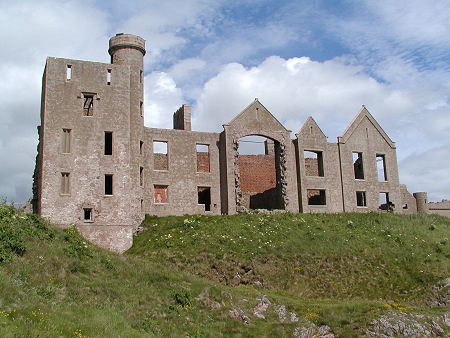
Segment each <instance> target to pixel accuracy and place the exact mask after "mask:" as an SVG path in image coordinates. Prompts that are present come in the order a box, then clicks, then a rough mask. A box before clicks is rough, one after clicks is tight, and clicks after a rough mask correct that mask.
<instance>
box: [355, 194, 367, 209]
mask: <svg viewBox="0 0 450 338" xmlns="http://www.w3.org/2000/svg"><path fill="white" fill-rule="evenodd" d="M356 206H358V207H367V201H366V192H365V191H357V192H356Z"/></svg>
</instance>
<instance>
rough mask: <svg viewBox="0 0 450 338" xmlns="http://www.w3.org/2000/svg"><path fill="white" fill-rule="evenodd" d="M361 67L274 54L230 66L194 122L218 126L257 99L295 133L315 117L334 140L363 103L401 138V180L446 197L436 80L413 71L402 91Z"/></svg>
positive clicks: (445, 122)
mask: <svg viewBox="0 0 450 338" xmlns="http://www.w3.org/2000/svg"><path fill="white" fill-rule="evenodd" d="M361 70H362V67H359V66H353V65H349V64H348V63H346V61H345V59H343V58H337V59H334V60H329V61H326V62H316V61H312V60H310V59H309V58H306V57H302V58H291V59H288V60H285V59H283V58H280V57H275V56H272V57H269V58H267V59H266V60H265V61H264V62H262V63H261V64H259V65H258V66H256V67H252V68H245V67H244V66H243V65H241V64H238V63H231V64H228V65H226V66H224V67H223V68H222V70H221V71H220V72H219V73H218V74H217V75H216V76H215V77H213V78H212V79H210V80H209V81H208V82H206V84H205V85H204V87H203V91H202V93H201V95H200V96H199V98H198V101H197V103H196V105H195V107H194V109H193V116H194V119H193V127H194V128H195V129H196V130H214V131H220V130H221V129H222V127H221V126H222V124H223V123H227V122H229V121H231V120H232V119H233V117H234V116H235V115H236V114H238V113H239V112H240V111H242V110H243V109H244V108H245V107H246V106H247V105H248V104H250V103H251V102H252V101H253V99H254V98H255V97H258V98H259V100H260V101H261V103H262V104H264V105H265V106H266V107H267V108H268V109H269V111H271V112H272V113H273V114H274V115H275V117H276V118H277V119H279V120H280V121H281V122H282V123H283V124H284V125H285V126H286V127H287V128H288V129H291V130H292V131H294V132H297V131H298V130H299V129H300V128H301V126H302V124H303V123H304V121H305V120H306V118H307V116H309V115H312V116H313V117H314V119H315V120H316V121H317V122H318V123H319V126H320V127H321V128H322V130H323V131H324V132H325V134H326V135H327V136H330V138H329V141H330V142H336V136H338V135H340V134H341V133H342V132H343V131H344V129H345V128H346V126H347V125H348V124H349V123H350V121H351V120H352V118H353V117H354V116H355V115H356V113H357V112H358V111H359V109H360V107H361V104H365V105H366V106H367V108H368V109H369V111H370V112H371V113H372V114H373V115H374V117H375V118H376V119H377V121H378V122H379V123H380V124H381V126H382V127H383V128H384V129H385V130H386V132H387V133H388V135H390V136H391V138H392V139H393V140H394V141H396V143H397V153H398V158H399V160H402V161H401V165H400V178H401V180H402V182H403V183H406V184H408V186H410V190H411V191H417V190H425V191H427V190H428V191H430V196H431V198H433V199H438V198H439V196H447V195H448V191H450V187H449V184H448V183H449V179H450V178H449V175H448V168H449V167H450V162H448V161H447V160H444V161H441V160H440V159H442V158H443V157H446V158H450V156H448V149H447V148H446V147H440V146H439V145H440V144H442V142H443V141H447V142H448V135H450V120H449V118H448V116H449V111H450V105H449V102H448V97H447V94H446V93H444V92H443V91H442V90H439V91H435V90H434V87H435V85H436V83H435V82H434V81H431V80H430V81H425V82H424V83H421V82H420V81H421V80H423V78H424V77H427V75H429V74H428V73H424V74H423V75H422V76H417V74H415V75H414V76H411V77H410V78H409V81H412V83H410V85H409V86H406V87H405V88H404V89H401V88H400V87H399V86H398V85H397V84H389V83H382V82H378V81H377V80H375V79H374V78H372V77H370V76H369V75H367V74H365V73H364V72H362V71H361ZM431 77H433V76H431ZM437 182H440V183H437Z"/></svg>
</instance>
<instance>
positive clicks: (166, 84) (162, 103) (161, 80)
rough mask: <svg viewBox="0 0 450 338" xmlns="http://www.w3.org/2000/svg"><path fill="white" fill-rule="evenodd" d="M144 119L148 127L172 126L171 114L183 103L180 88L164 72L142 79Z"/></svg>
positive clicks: (154, 73)
mask: <svg viewBox="0 0 450 338" xmlns="http://www.w3.org/2000/svg"><path fill="white" fill-rule="evenodd" d="M144 83H145V92H144V114H145V115H144V121H145V126H146V127H150V128H172V114H173V113H174V112H175V111H176V110H177V109H178V108H179V107H180V106H181V105H182V104H183V99H182V93H181V89H180V88H177V86H176V84H175V81H174V80H173V79H172V78H171V77H170V76H169V75H168V74H167V73H164V72H153V73H151V74H149V75H147V76H146V77H145V79H144Z"/></svg>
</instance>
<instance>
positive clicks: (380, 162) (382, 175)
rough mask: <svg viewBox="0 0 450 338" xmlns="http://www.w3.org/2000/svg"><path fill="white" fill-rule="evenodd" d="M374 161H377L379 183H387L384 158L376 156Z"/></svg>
mask: <svg viewBox="0 0 450 338" xmlns="http://www.w3.org/2000/svg"><path fill="white" fill-rule="evenodd" d="M376 161H377V173H378V181H380V182H384V181H387V172H386V158H385V156H384V155H378V154H377V157H376Z"/></svg>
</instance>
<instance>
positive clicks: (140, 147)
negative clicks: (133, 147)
mask: <svg viewBox="0 0 450 338" xmlns="http://www.w3.org/2000/svg"><path fill="white" fill-rule="evenodd" d="M143 154H144V142H143V141H139V155H143Z"/></svg>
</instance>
